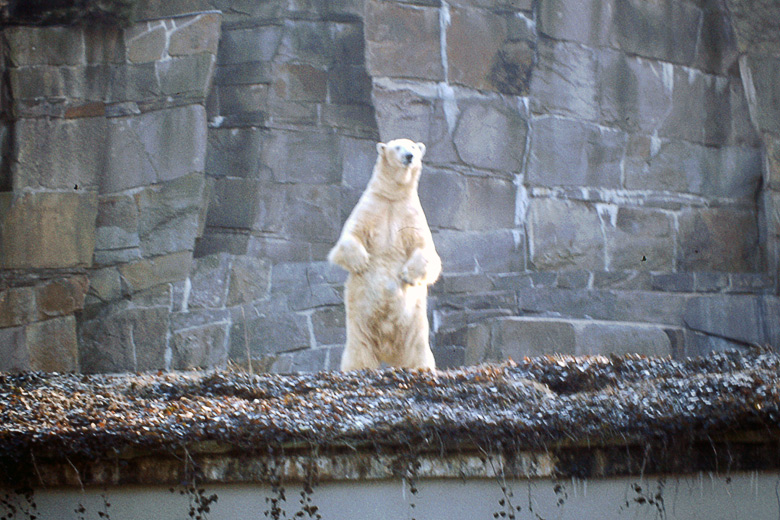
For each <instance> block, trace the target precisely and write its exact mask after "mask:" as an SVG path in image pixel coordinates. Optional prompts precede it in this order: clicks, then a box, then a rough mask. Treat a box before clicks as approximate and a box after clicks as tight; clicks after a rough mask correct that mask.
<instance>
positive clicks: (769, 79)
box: [743, 54, 780, 134]
mask: <svg viewBox="0 0 780 520" xmlns="http://www.w3.org/2000/svg"><path fill="white" fill-rule="evenodd" d="M745 61H746V62H747V64H746V67H743V68H746V69H749V70H750V79H751V80H752V84H753V88H754V89H755V92H756V98H755V102H754V106H753V107H751V108H752V111H751V113H752V114H755V115H754V117H755V118H756V124H757V125H758V127H759V129H760V130H762V131H765V132H773V133H775V134H777V133H780V108H778V104H777V100H778V99H780V86H778V84H777V75H778V73H780V58H778V57H774V56H765V55H755V54H753V55H748V56H746V57H745Z"/></svg>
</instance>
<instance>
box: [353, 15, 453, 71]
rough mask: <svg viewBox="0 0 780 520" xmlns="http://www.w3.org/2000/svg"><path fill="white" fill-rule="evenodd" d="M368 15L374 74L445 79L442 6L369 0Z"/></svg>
mask: <svg viewBox="0 0 780 520" xmlns="http://www.w3.org/2000/svg"><path fill="white" fill-rule="evenodd" d="M365 16H366V17H365V33H366V40H367V41H366V63H367V65H368V71H369V74H370V75H371V76H391V77H395V78H415V79H424V80H433V81H441V80H443V79H444V68H443V66H442V59H441V39H440V37H439V23H440V22H439V9H438V8H435V9H434V8H429V7H419V6H405V5H399V4H393V3H390V2H379V1H377V0H369V1H368V2H366V15H365Z"/></svg>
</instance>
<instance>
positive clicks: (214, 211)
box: [206, 178, 281, 229]
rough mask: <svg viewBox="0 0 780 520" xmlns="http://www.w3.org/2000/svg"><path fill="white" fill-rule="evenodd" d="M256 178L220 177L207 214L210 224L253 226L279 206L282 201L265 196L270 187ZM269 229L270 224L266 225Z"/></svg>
mask: <svg viewBox="0 0 780 520" xmlns="http://www.w3.org/2000/svg"><path fill="white" fill-rule="evenodd" d="M267 186H268V185H267V184H265V183H262V182H260V181H256V180H254V179H236V178H220V179H217V181H216V183H215V184H214V190H213V192H212V195H211V201H210V202H209V211H208V216H207V218H206V225H207V226H216V227H222V228H231V229H252V228H253V227H255V223H256V222H257V221H258V220H261V221H265V220H266V218H267V216H268V215H269V214H275V213H277V212H278V211H279V210H278V208H277V206H279V205H280V204H281V201H277V202H275V201H274V200H273V199H270V198H263V195H265V194H266V193H268V192H269V191H270V189H269V188H268V187H267ZM263 229H267V228H263Z"/></svg>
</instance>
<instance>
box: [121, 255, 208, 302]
mask: <svg viewBox="0 0 780 520" xmlns="http://www.w3.org/2000/svg"><path fill="white" fill-rule="evenodd" d="M191 264H192V251H181V252H178V253H171V254H169V255H163V256H158V257H155V258H144V259H143V260H139V261H137V262H133V263H129V264H123V265H120V266H119V273H120V274H121V276H122V280H123V282H124V283H126V284H127V287H128V289H129V290H130V291H131V292H136V291H140V290H144V289H148V288H150V287H154V286H156V285H160V284H167V283H171V282H175V281H179V280H184V279H185V278H187V276H188V275H189V272H190V265H191Z"/></svg>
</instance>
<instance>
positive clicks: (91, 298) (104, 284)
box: [84, 267, 122, 306]
mask: <svg viewBox="0 0 780 520" xmlns="http://www.w3.org/2000/svg"><path fill="white" fill-rule="evenodd" d="M88 276H89V290H88V292H87V295H86V298H85V300H84V303H85V304H86V305H87V306H99V305H102V304H105V303H109V302H112V301H115V300H118V299H119V298H121V297H122V279H121V277H120V275H119V271H118V270H117V269H116V268H115V267H106V268H103V269H93V270H90V271H89V274H88Z"/></svg>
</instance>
